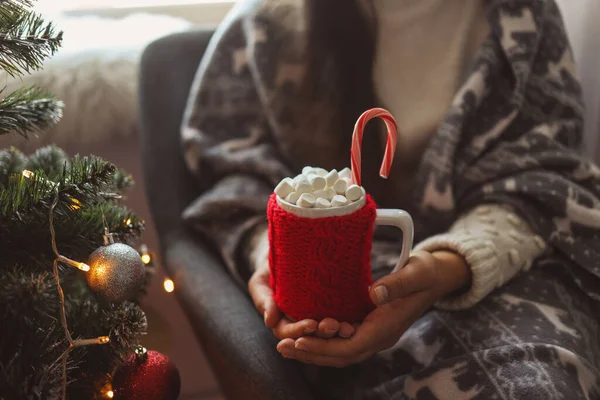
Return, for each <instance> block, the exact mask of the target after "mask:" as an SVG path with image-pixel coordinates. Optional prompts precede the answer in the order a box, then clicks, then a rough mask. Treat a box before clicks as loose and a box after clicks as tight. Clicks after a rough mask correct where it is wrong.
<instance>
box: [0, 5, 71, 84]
mask: <svg viewBox="0 0 600 400" xmlns="http://www.w3.org/2000/svg"><path fill="white" fill-rule="evenodd" d="M26 7H31V2H29V1H23V0H21V1H15V0H4V1H2V2H0V68H1V69H3V70H4V71H6V72H7V73H8V74H9V75H11V76H19V75H23V74H25V73H30V72H31V71H33V70H38V69H40V68H41V67H42V63H43V61H44V60H45V59H46V58H47V57H49V56H51V55H52V54H54V52H55V51H56V50H58V48H59V47H60V45H61V42H62V36H63V34H62V32H58V33H57V32H56V29H55V27H54V24H52V23H46V22H44V19H43V18H42V17H41V16H40V15H38V14H36V13H35V12H33V11H29V10H27V9H26Z"/></svg>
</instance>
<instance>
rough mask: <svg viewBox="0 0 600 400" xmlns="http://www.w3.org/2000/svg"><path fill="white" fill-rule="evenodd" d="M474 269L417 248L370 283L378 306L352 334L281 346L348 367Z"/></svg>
mask: <svg viewBox="0 0 600 400" xmlns="http://www.w3.org/2000/svg"><path fill="white" fill-rule="evenodd" d="M469 281H470V270H469V268H468V265H467V263H466V261H465V260H464V258H462V256H460V255H458V254H457V253H454V252H450V251H440V252H435V253H427V252H417V253H415V254H414V255H413V256H412V257H411V258H410V259H409V260H408V263H407V265H406V266H405V267H404V268H402V269H401V270H399V271H396V272H392V273H391V274H389V275H387V276H385V277H383V278H381V279H379V280H378V281H377V282H375V283H374V284H373V285H372V286H371V288H370V289H369V294H370V296H371V299H372V300H373V302H374V303H375V304H376V305H377V308H376V309H375V310H374V311H373V312H371V313H370V314H369V315H368V316H367V317H366V318H365V320H364V321H363V322H362V323H361V324H359V325H358V326H357V327H356V332H355V333H354V335H353V336H352V337H351V338H349V339H344V338H331V339H323V338H316V337H301V338H298V339H294V338H286V339H284V340H282V341H280V342H279V344H278V345H277V350H278V351H279V352H280V353H281V354H282V355H283V356H284V357H286V358H293V359H296V360H299V361H302V362H305V363H309V364H317V365H323V366H331V367H344V366H346V365H349V364H354V363H357V362H361V361H363V360H365V359H367V358H369V357H370V356H372V355H373V354H375V353H377V352H379V351H382V350H385V349H387V348H389V347H391V346H393V345H394V344H395V343H396V342H397V341H398V339H400V336H401V335H402V334H403V333H404V331H406V329H408V328H409V327H410V325H411V324H412V323H413V322H415V321H416V320H417V319H418V318H420V317H421V316H422V315H423V314H424V313H425V312H426V311H427V310H428V309H429V308H430V307H431V306H432V305H433V304H435V302H437V301H438V300H439V299H441V298H443V297H444V296H447V295H448V294H450V293H452V292H455V291H457V290H459V289H461V288H464V287H465V286H466V285H468V283H469Z"/></svg>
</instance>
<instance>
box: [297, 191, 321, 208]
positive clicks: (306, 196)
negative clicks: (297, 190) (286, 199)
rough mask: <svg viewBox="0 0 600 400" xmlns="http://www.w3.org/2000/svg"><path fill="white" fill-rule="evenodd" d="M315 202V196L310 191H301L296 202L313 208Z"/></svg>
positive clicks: (304, 206) (301, 205) (303, 206)
mask: <svg viewBox="0 0 600 400" xmlns="http://www.w3.org/2000/svg"><path fill="white" fill-rule="evenodd" d="M315 203H316V200H315V196H313V195H312V194H310V193H303V194H302V195H301V196H300V198H299V199H298V202H297V203H296V204H297V205H299V206H300V207H302V208H313V207H314V206H315Z"/></svg>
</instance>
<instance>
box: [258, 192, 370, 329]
mask: <svg viewBox="0 0 600 400" xmlns="http://www.w3.org/2000/svg"><path fill="white" fill-rule="evenodd" d="M376 214H377V212H376V206H375V202H374V201H373V200H372V199H371V197H370V196H367V201H366V204H365V205H364V206H363V207H362V208H360V209H359V210H358V211H355V212H353V213H352V214H349V215H344V216H339V217H326V218H301V217H298V216H295V215H293V214H290V213H288V212H286V211H285V210H283V209H282V208H281V207H280V206H279V205H278V204H277V200H276V199H275V195H272V196H271V199H270V200H269V205H268V208H267V217H268V219H269V243H270V246H269V247H270V251H269V265H270V268H271V288H272V289H273V296H274V298H275V302H276V303H277V306H278V307H279V309H280V310H281V311H282V312H283V313H285V314H286V315H287V316H289V317H290V318H292V319H294V320H296V321H298V320H302V319H305V318H310V319H315V320H317V321H319V320H321V319H323V318H326V317H331V318H335V319H337V320H339V321H348V322H355V321H356V322H358V321H362V320H363V319H364V317H366V316H367V314H368V313H369V312H371V311H372V310H373V308H374V305H373V302H372V301H371V299H370V298H369V292H368V288H369V285H371V283H372V277H371V247H372V241H373V227H374V224H375V217H376Z"/></svg>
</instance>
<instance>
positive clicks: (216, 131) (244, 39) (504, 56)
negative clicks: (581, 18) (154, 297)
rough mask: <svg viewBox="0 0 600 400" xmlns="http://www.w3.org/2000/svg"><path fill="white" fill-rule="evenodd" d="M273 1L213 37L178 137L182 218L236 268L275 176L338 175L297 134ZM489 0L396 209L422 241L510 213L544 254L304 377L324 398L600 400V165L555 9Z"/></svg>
mask: <svg viewBox="0 0 600 400" xmlns="http://www.w3.org/2000/svg"><path fill="white" fill-rule="evenodd" d="M269 3H270V2H269V1H264V2H263V1H250V0H248V1H241V2H238V4H237V5H236V7H235V8H234V10H233V11H232V12H231V13H230V14H229V16H228V17H227V19H226V20H225V21H224V23H223V24H222V25H221V26H220V27H219V29H218V30H217V32H216V33H215V36H214V37H213V39H212V41H211V44H210V46H209V49H208V50H207V53H206V55H205V56H204V58H203V61H202V63H201V65H200V67H199V70H198V73H197V77H196V79H195V82H194V84H193V87H192V91H191V97H190V101H189V104H188V109H187V110H186V115H185V120H184V124H183V128H182V135H183V142H184V152H185V153H184V155H185V159H186V162H187V164H188V166H189V167H190V169H191V170H192V172H193V173H194V174H196V175H197V177H198V182H199V185H204V186H205V187H206V188H207V190H206V191H205V192H204V194H203V195H202V196H200V197H199V198H198V199H197V200H196V201H194V202H193V203H192V204H190V206H189V207H188V208H187V209H186V211H185V212H184V218H185V219H186V221H187V222H188V223H189V224H190V225H191V226H192V227H194V228H195V229H197V230H198V231H199V232H200V233H201V234H202V235H204V237H205V238H206V239H207V240H208V241H209V242H210V243H212V245H213V246H215V248H216V249H217V250H218V251H220V254H221V255H222V257H223V260H224V262H225V263H226V264H227V265H228V266H229V267H230V268H231V270H232V272H234V271H235V272H237V271H239V270H240V265H242V264H243V260H244V257H243V256H244V243H245V240H246V239H247V236H248V233H249V232H250V231H251V230H252V229H253V228H254V227H256V226H257V225H259V224H262V223H264V221H265V206H266V201H267V198H268V195H269V194H270V193H271V192H272V189H273V187H274V186H275V185H276V184H277V183H278V182H279V180H280V179H282V178H283V177H286V176H290V175H292V173H294V172H298V171H297V170H298V169H299V168H301V166H303V165H317V166H321V167H324V168H340V167H344V166H347V165H348V160H347V155H348V152H349V148H345V147H343V146H340V145H339V143H340V141H339V138H336V137H332V135H328V134H327V132H324V131H316V132H303V133H301V134H300V133H298V131H297V130H295V129H294V127H296V126H298V123H299V121H300V120H301V119H302V118H304V116H303V115H298V110H299V109H300V107H298V106H297V105H296V104H295V97H294V93H296V90H297V85H298V84H300V82H301V80H300V79H299V77H301V76H302V73H303V70H304V68H305V65H304V60H305V59H306V58H305V57H304V56H303V53H302V52H303V49H304V48H305V46H304V45H303V43H304V41H305V40H306V38H305V30H304V28H303V26H304V25H303V19H302V14H301V12H297V11H296V10H299V9H301V6H302V1H300V0H298V1H288V2H278V6H277V7H269ZM488 4H489V5H488V15H489V20H490V24H491V26H492V33H491V34H490V36H489V37H488V39H487V40H486V41H485V43H484V44H483V45H482V47H481V49H480V51H479V53H478V55H477V57H476V60H475V61H474V62H473V63H472V65H471V67H470V70H469V73H468V75H467V76H466V78H465V79H464V82H463V84H462V87H461V88H460V90H459V91H458V92H457V93H456V96H455V98H454V101H453V103H452V105H451V107H450V108H449V111H448V114H447V116H446V118H445V119H444V121H443V123H442V124H441V126H440V127H439V129H438V131H437V132H436V133H435V135H434V136H433V138H432V139H431V141H430V142H429V147H428V149H427V150H426V152H425V154H424V156H423V159H422V162H421V164H420V166H419V168H418V170H417V171H416V172H415V173H416V178H415V182H414V184H413V188H412V191H411V192H412V198H410V199H408V200H406V202H405V204H401V208H404V209H406V210H408V211H409V212H410V213H411V214H412V216H413V218H414V220H415V224H416V235H417V240H418V239H423V238H426V237H429V236H431V235H434V234H437V233H440V232H443V231H444V230H446V229H447V228H448V226H449V225H450V224H451V223H452V222H453V221H454V220H455V219H456V218H457V216H458V215H459V214H460V213H461V212H463V211H465V210H468V209H471V208H472V207H474V206H476V205H478V204H481V203H485V202H495V203H503V204H510V205H512V206H513V207H514V208H515V209H516V210H517V211H518V212H519V214H520V215H521V216H523V217H524V218H526V219H527V220H528V221H529V223H530V225H531V226H532V227H533V228H534V230H535V231H536V232H537V233H538V234H539V235H540V236H542V237H543V238H544V239H545V241H546V242H547V243H548V245H549V246H548V247H549V249H550V250H549V251H547V252H546V253H545V254H544V255H543V256H542V257H540V258H539V259H538V260H537V261H536V265H535V266H534V268H532V270H530V271H529V272H528V273H526V274H524V275H521V276H519V277H517V278H515V279H514V280H513V281H511V282H510V283H508V284H507V285H505V286H504V287H502V288H500V289H499V290H497V291H495V292H494V293H492V295H490V296H489V297H488V298H487V299H485V300H484V301H483V302H481V303H480V304H478V305H477V306H475V307H473V308H472V309H470V310H466V311H461V312H454V313H451V312H445V311H439V310H436V311H430V312H428V313H427V314H426V315H425V316H424V317H423V318H422V319H421V320H419V321H417V323H415V325H414V326H413V327H412V328H411V329H410V330H409V331H407V332H406V334H405V335H404V336H403V337H402V339H401V340H400V342H398V344H397V345H396V346H394V347H393V348H392V349H390V350H388V351H386V352H383V353H380V354H379V355H377V356H376V357H374V359H373V360H370V361H368V362H367V363H365V364H363V365H358V366H356V367H354V368H348V369H345V370H343V371H334V372H332V371H328V370H322V369H316V370H312V369H311V368H308V369H309V371H307V374H308V375H307V376H309V377H310V379H311V381H312V382H313V383H314V384H315V385H318V387H319V388H320V389H319V392H318V393H321V394H322V395H323V398H376V399H381V398H397V399H443V398H450V399H455V400H458V399H471V398H478V399H517V398H518V399H574V398H578V399H579V398H582V399H597V398H600V386H599V384H600V381H599V380H598V379H599V376H600V374H599V368H600V349H599V342H598V340H597V335H598V320H599V315H600V314H599V306H598V304H599V302H600V246H599V244H600V241H599V234H598V233H599V228H600V200H599V198H600V169H598V168H597V167H596V166H595V165H593V164H592V163H590V162H589V161H587V160H585V159H583V158H582V157H581V156H580V154H579V152H578V146H579V143H580V140H581V135H582V126H583V122H582V115H583V113H582V111H583V105H582V100H581V88H580V85H579V82H578V78H577V73H576V68H575V65H574V62H573V58H572V53H571V50H570V47H569V43H568V39H567V36H566V33H565V29H564V26H563V23H562V19H561V15H560V12H559V10H558V8H557V6H556V4H555V3H554V1H553V0H494V1H489V2H488ZM319 111H320V113H319V115H321V116H323V118H326V117H327V109H326V107H325V108H324V109H321V110H319ZM348 134H349V135H351V132H348ZM332 160H333V161H332ZM336 160H345V161H344V165H340V163H341V162H342V161H339V162H338V161H336ZM392 179H393V176H392ZM376 199H377V197H376ZM242 275H243V273H242ZM243 278H247V276H244V277H243ZM349 378H350V379H349ZM344 382H345V383H344Z"/></svg>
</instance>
